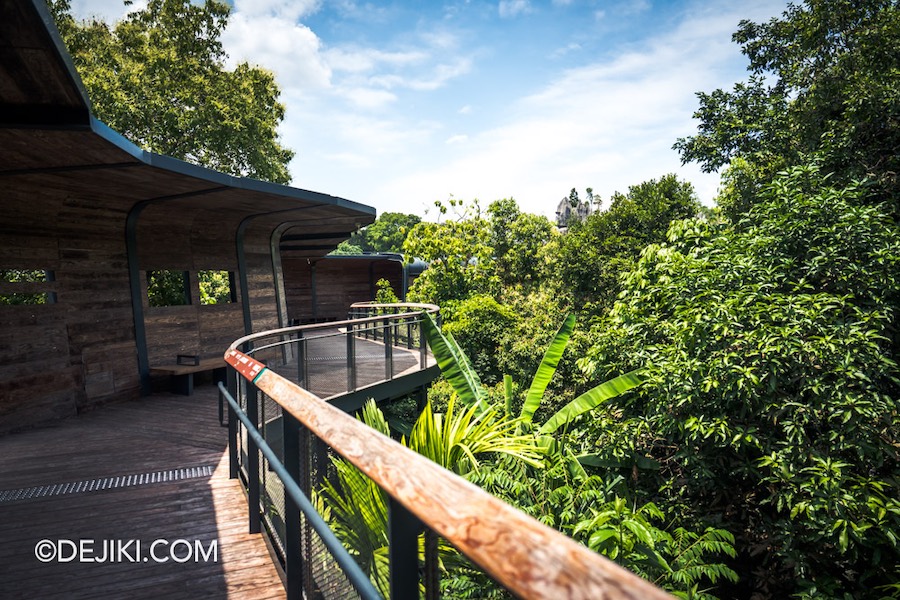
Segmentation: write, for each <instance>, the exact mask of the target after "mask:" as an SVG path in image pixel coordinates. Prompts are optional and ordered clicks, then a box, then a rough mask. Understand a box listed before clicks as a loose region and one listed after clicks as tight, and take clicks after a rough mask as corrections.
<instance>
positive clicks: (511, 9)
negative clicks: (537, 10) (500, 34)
mask: <svg viewBox="0 0 900 600" xmlns="http://www.w3.org/2000/svg"><path fill="white" fill-rule="evenodd" d="M497 10H498V11H499V13H500V16H501V17H502V18H504V19H509V18H512V17H517V16H519V15H523V14H528V13H530V12H531V10H532V9H531V3H530V2H529V1H528V0H500V5H499V6H498V7H497Z"/></svg>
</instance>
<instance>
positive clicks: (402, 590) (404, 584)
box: [388, 496, 423, 600]
mask: <svg viewBox="0 0 900 600" xmlns="http://www.w3.org/2000/svg"><path fill="white" fill-rule="evenodd" d="M422 529H423V526H422V523H421V522H420V521H419V519H417V518H416V516H415V515H414V514H412V513H411V512H409V510H407V509H406V507H405V506H403V505H402V504H400V503H399V502H397V501H396V500H394V498H393V497H391V496H388V537H389V540H390V547H389V548H388V560H389V562H390V584H391V598H397V599H398V600H399V599H404V598H418V597H419V533H420V532H421V531H422Z"/></svg>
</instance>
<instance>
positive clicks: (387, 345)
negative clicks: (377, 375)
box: [384, 319, 394, 379]
mask: <svg viewBox="0 0 900 600" xmlns="http://www.w3.org/2000/svg"><path fill="white" fill-rule="evenodd" d="M392 337H393V336H392V335H391V319H385V320H384V378H385V379H391V378H393V376H394V345H393V340H392V339H391V338H392Z"/></svg>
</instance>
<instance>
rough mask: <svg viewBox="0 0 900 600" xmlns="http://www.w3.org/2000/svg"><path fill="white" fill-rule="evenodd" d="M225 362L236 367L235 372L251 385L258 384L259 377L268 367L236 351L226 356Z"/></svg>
mask: <svg viewBox="0 0 900 600" xmlns="http://www.w3.org/2000/svg"><path fill="white" fill-rule="evenodd" d="M225 362H227V363H228V364H229V365H231V366H232V367H234V370H235V371H237V372H238V373H240V374H241V375H242V376H243V377H244V379H246V380H247V381H249V382H251V383H256V380H257V379H259V376H260V375H262V374H263V371H265V370H266V365H264V364H262V363H261V362H259V361H258V360H256V359H254V358H250V357H249V356H247V355H246V354H244V353H243V352H239V351H238V350H235V349H231V350H229V351H228V352H227V353H226V354H225Z"/></svg>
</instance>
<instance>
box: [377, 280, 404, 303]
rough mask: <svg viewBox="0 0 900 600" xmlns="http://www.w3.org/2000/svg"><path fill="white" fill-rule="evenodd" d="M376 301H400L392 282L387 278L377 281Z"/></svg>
mask: <svg viewBox="0 0 900 600" xmlns="http://www.w3.org/2000/svg"><path fill="white" fill-rule="evenodd" d="M375 287H376V291H375V302H378V303H379V304H396V303H398V302H400V298H398V297H397V294H396V292H394V288H393V286H392V285H391V282H390V281H388V280H387V279H379V280H378V281H377V282H375Z"/></svg>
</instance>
